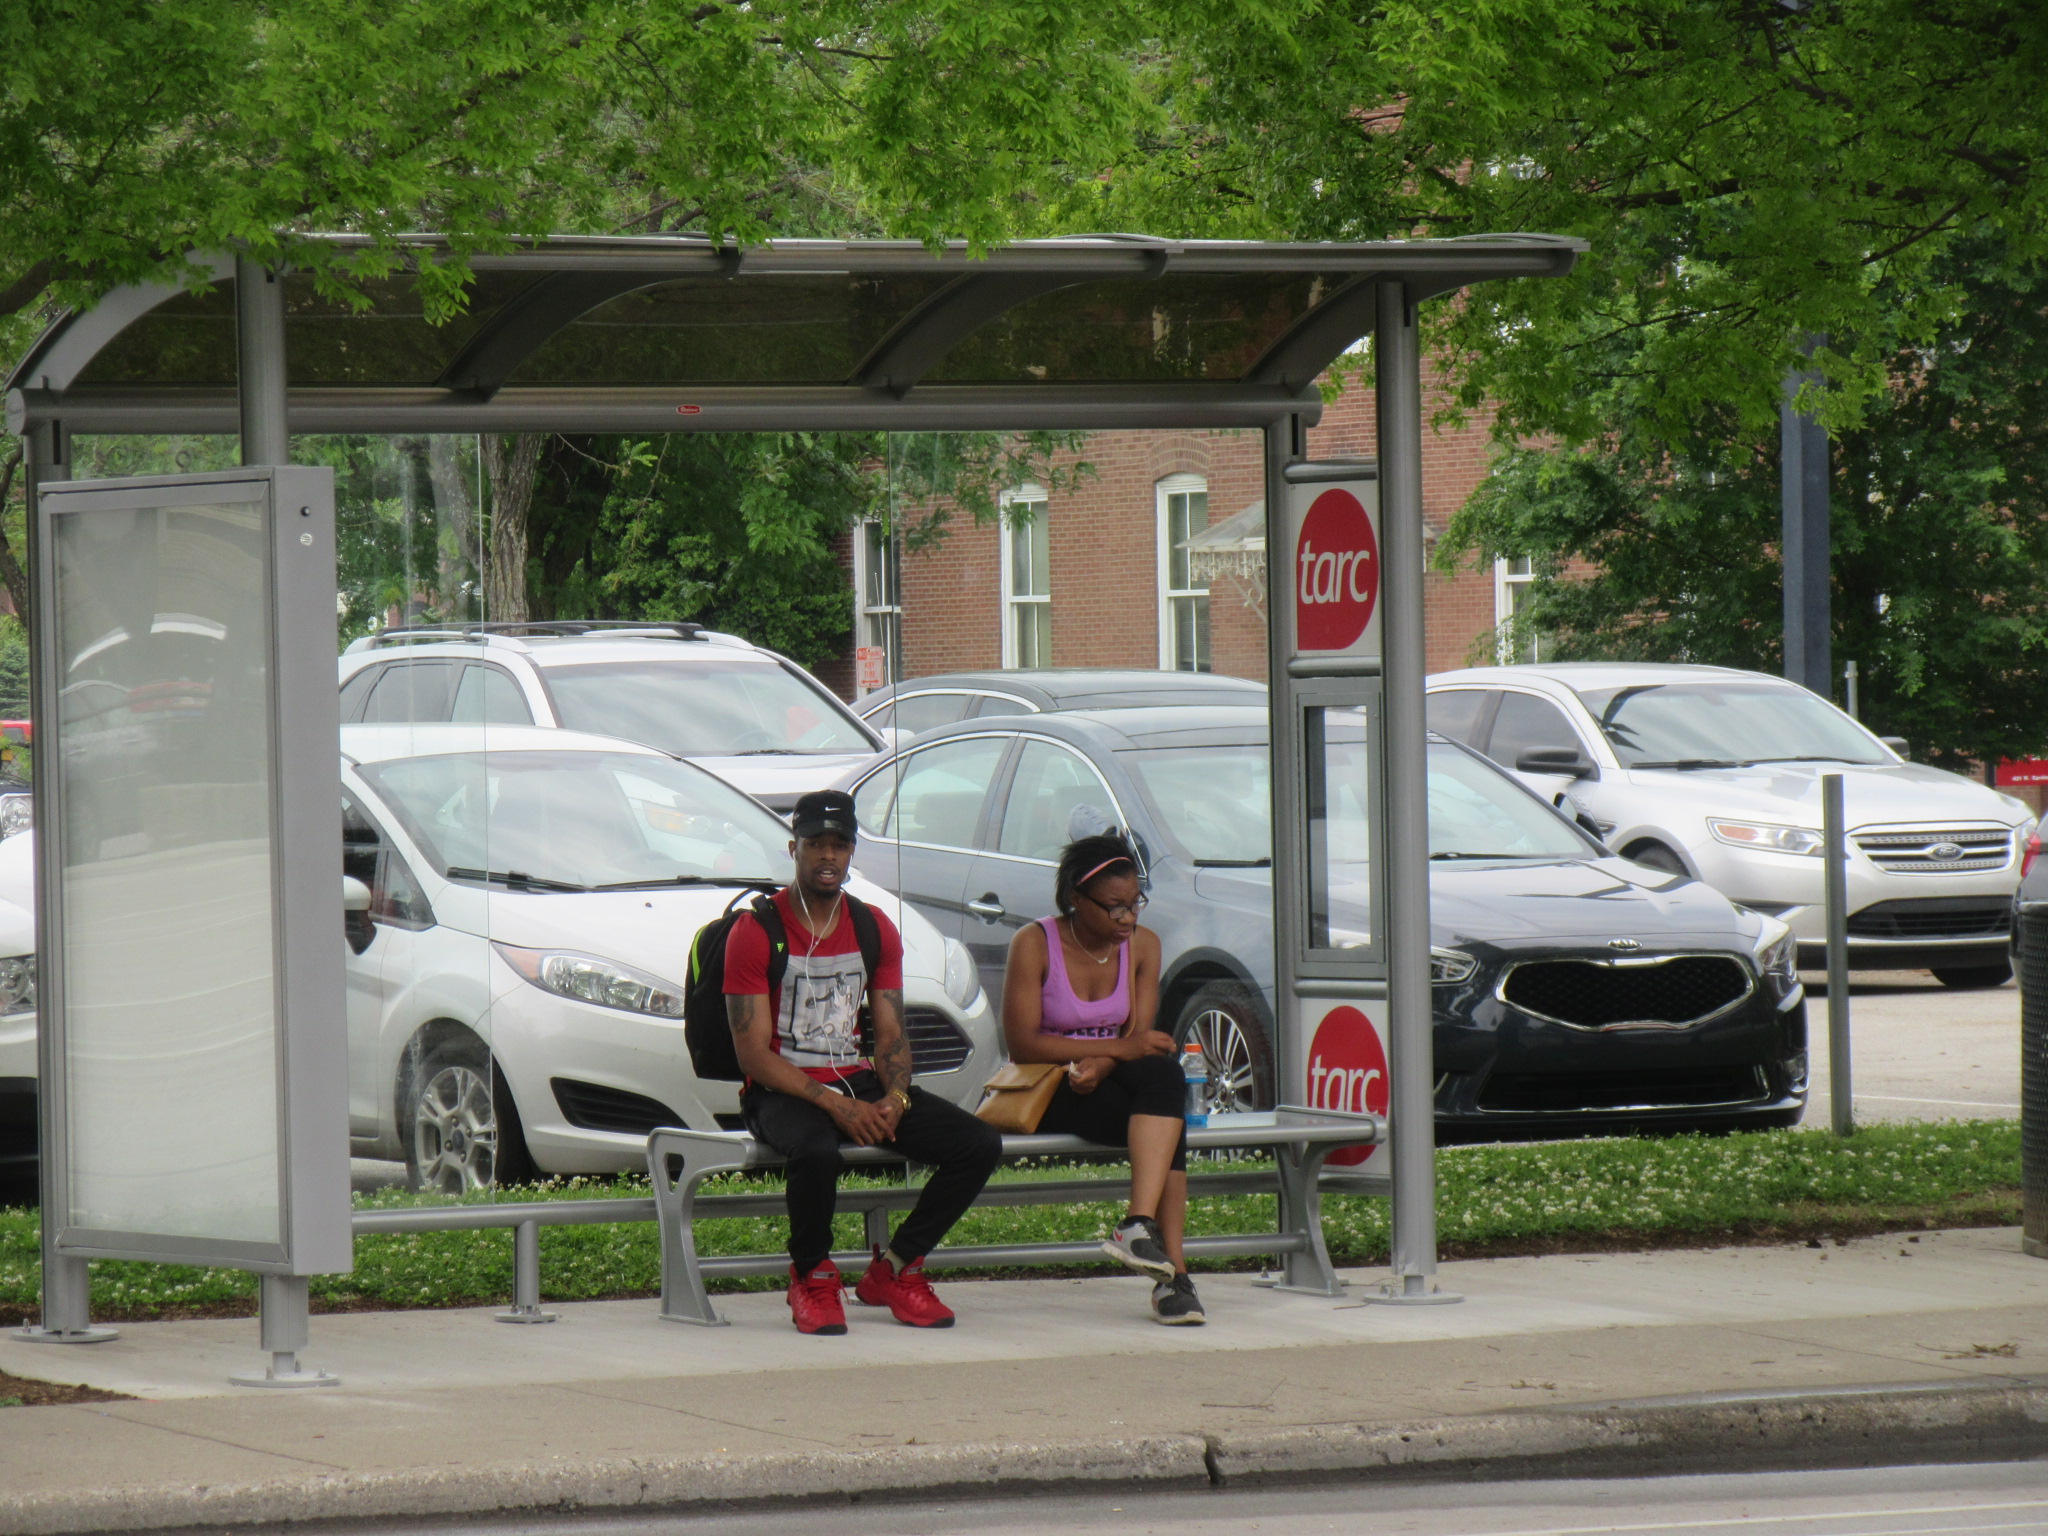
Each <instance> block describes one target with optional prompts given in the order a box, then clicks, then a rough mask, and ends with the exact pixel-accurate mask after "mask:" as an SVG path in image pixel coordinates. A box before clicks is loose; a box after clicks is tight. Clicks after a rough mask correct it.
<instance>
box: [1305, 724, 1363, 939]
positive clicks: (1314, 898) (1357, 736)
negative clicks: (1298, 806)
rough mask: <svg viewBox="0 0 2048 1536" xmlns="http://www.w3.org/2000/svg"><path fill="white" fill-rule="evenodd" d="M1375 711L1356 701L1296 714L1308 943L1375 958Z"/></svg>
mask: <svg viewBox="0 0 2048 1536" xmlns="http://www.w3.org/2000/svg"><path fill="white" fill-rule="evenodd" d="M1372 726H1373V717H1372V715H1371V713H1370V712H1369V711H1368V710H1367V708H1366V707H1364V706H1361V705H1346V706H1330V705H1320V704H1316V705H1310V706H1309V707H1307V708H1306V709H1305V710H1304V711H1303V715H1302V727H1303V728H1302V739H1303V748H1304V751H1303V766H1304V768H1305V770H1306V774H1305V783H1304V791H1305V793H1304V809H1305V811H1306V815H1307V823H1308V840H1307V846H1308V889H1307V892H1306V895H1307V905H1308V929H1307V947H1308V948H1309V949H1310V950H1312V951H1314V950H1336V951H1349V952H1352V953H1353V955H1354V956H1355V958H1359V959H1365V958H1368V957H1369V956H1376V954H1377V949H1378V942H1377V941H1378V935H1377V930H1376V925H1375V911H1374V908H1375V906H1376V905H1377V904H1376V902H1375V901H1374V900H1373V847H1372V828H1373V815H1372V805H1373V797H1374V795H1375V794H1376V793H1377V791H1376V788H1375V786H1374V784H1373V782H1372V777H1373V770H1372V761H1371V760H1372V757H1373V755H1374V754H1373V753H1372V751H1371V747H1370V739H1371V736H1372V734H1373V732H1372Z"/></svg>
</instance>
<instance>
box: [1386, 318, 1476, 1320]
mask: <svg viewBox="0 0 2048 1536" xmlns="http://www.w3.org/2000/svg"><path fill="white" fill-rule="evenodd" d="M1373 374H1374V384H1373V388H1374V399H1375V409H1376V414H1377V417H1378V431H1379V443H1378V460H1379V477H1380V519H1381V523H1380V537H1381V552H1382V555H1383V557H1384V562H1385V563H1384V572H1383V575H1382V578H1381V583H1382V592H1383V594H1384V596H1383V602H1384V604H1385V612H1384V616H1383V618H1382V620H1381V622H1382V623H1383V625H1384V626H1385V630H1384V636H1385V639H1384V644H1385V650H1384V656H1385V660H1384V672H1383V674H1382V686H1383V688H1384V690H1385V693H1384V698H1385V704H1384V708H1385V711H1386V738H1385V756H1384V758H1383V760H1382V761H1383V764H1384V766H1383V772H1384V774H1385V783H1386V807H1387V821H1386V825H1387V837H1386V846H1385V850H1384V853H1383V858H1384V860H1385V867H1386V887H1385V888H1386V893H1387V899H1386V933H1387V951H1386V953H1387V1014H1388V1035H1389V1041H1388V1055H1389V1058H1390V1060H1389V1073H1388V1075H1389V1077H1390V1079H1391V1082H1390V1084H1389V1094H1388V1106H1387V1113H1388V1122H1389V1123H1388V1132H1389V1136H1390V1138H1391V1142H1392V1146H1391V1154H1392V1158H1393V1174H1392V1176H1393V1204H1394V1209H1393V1218H1394V1254H1393V1270H1394V1278H1393V1283H1392V1285H1391V1286H1390V1287H1389V1288H1388V1291H1387V1293H1386V1294H1385V1295H1384V1296H1381V1297H1376V1298H1374V1299H1375V1300H1384V1301H1393V1302H1436V1301H1453V1300H1457V1299H1458V1298H1456V1297H1454V1296H1451V1295H1449V1294H1447V1293H1445V1292H1441V1291H1438V1290H1436V1289H1435V1277H1436V1094H1435V1084H1436V1072H1435V1067H1434V1055H1435V1030H1434V1023H1433V1019H1432V1013H1431V1001H1430V980H1429V779H1428V753H1427V748H1426V746H1425V743H1424V740H1423V733H1424V731H1425V729H1426V725H1425V722H1424V715H1423V675H1424V672H1425V670H1426V666H1427V662H1426V653H1425V630H1424V627H1423V617H1422V604H1423V579H1422V577H1423V572H1422V564H1423V540H1422V352H1421V345H1420V342H1419V340H1418V338H1417V334H1416V315H1415V306H1414V305H1413V304H1411V303H1410V302H1409V301H1408V295H1407V292H1406V289H1405V287H1404V285H1402V284H1400V283H1396V282H1383V283H1381V284H1380V301H1379V324H1378V326H1377V328H1376V329H1375V331H1374V333H1373Z"/></svg>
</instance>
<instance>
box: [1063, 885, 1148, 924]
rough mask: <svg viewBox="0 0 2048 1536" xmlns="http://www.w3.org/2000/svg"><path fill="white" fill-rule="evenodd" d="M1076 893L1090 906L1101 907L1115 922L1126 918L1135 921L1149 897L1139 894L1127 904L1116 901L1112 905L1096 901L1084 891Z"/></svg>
mask: <svg viewBox="0 0 2048 1536" xmlns="http://www.w3.org/2000/svg"><path fill="white" fill-rule="evenodd" d="M1078 894H1079V895H1080V897H1081V899H1082V900H1084V901H1086V902H1087V903H1088V904H1089V905H1090V906H1095V907H1100V908H1102V910H1103V911H1104V912H1106V913H1108V914H1109V916H1110V917H1111V918H1112V919H1113V920H1114V921H1116V922H1123V921H1125V920H1127V919H1128V920H1129V921H1131V922H1134V923H1135V922H1136V921H1137V920H1138V914H1139V913H1140V912H1142V911H1144V910H1145V908H1146V905H1147V904H1148V901H1149V898H1147V897H1144V896H1140V897H1139V898H1138V899H1137V900H1136V901H1133V902H1130V903H1129V904H1125V903H1124V902H1118V903H1117V904H1116V905H1115V906H1113V907H1112V906H1110V905H1109V904H1108V903H1107V902H1102V901H1097V900H1096V899H1095V898H1094V897H1093V896H1090V895H1089V894H1088V893H1087V892H1086V891H1081V892H1079V893H1078Z"/></svg>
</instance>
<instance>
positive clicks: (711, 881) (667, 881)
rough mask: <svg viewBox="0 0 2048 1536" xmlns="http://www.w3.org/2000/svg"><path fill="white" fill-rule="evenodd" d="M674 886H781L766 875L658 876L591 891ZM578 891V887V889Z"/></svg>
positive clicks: (657, 888)
mask: <svg viewBox="0 0 2048 1536" xmlns="http://www.w3.org/2000/svg"><path fill="white" fill-rule="evenodd" d="M676 885H751V886H756V887H758V888H759V889H761V890H764V891H779V890H781V889H782V887H781V885H780V884H779V883H778V882H776V881H774V880H771V879H769V878H768V877H767V876H766V875H660V876H657V877H656V878H654V879H651V880H614V881H611V882H610V883H609V884H606V885H593V886H592V887H591V889H592V890H593V891H661V890H667V889H668V888H669V887H670V886H676ZM579 889H580V887H579Z"/></svg>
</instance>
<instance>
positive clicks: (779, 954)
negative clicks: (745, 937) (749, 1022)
mask: <svg viewBox="0 0 2048 1536" xmlns="http://www.w3.org/2000/svg"><path fill="white" fill-rule="evenodd" d="M747 910H748V911H749V912H751V913H753V914H754V921H755V922H757V923H759V924H760V925H761V931H762V932H763V933H765V934H767V935H768V990H769V991H770V992H773V991H774V990H775V989H776V988H777V987H779V986H781V985H782V978H783V975H784V974H785V973H786V972H787V971H788V970H789V930H788V929H786V928H784V927H783V926H782V914H781V913H780V912H779V911H777V910H776V907H775V899H774V898H773V897H772V896H756V897H755V898H754V900H753V903H752V905H750V906H749V907H748V908H747Z"/></svg>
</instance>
